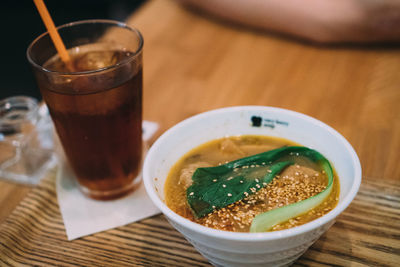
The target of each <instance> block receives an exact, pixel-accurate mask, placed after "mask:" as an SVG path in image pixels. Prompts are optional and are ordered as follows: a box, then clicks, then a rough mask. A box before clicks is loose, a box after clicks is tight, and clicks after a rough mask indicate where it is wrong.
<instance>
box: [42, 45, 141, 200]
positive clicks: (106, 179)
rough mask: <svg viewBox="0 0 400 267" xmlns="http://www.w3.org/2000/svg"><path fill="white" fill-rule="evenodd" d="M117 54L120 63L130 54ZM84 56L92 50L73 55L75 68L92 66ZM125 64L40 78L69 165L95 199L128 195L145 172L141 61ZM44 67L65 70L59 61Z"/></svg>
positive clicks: (98, 54) (79, 69) (117, 52)
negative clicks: (142, 167) (84, 64)
mask: <svg viewBox="0 0 400 267" xmlns="http://www.w3.org/2000/svg"><path fill="white" fill-rule="evenodd" d="M89 53H90V52H89ZM95 53H97V54H96V57H95V58H100V59H101V53H102V52H101V51H100V52H95ZM104 53H108V52H104ZM113 53H114V55H115V56H116V60H117V61H120V60H121V59H123V58H125V57H127V56H129V54H127V53H125V52H122V51H114V52H113ZM85 57H87V54H85V55H82V54H77V55H74V56H73V57H72V63H73V65H74V67H75V70H74V71H87V70H88V69H90V68H91V67H90V66H89V67H87V68H86V67H82V66H80V62H79V61H81V60H82V58H85ZM85 60H86V59H85ZM114 63H115V62H112V64H114ZM106 65H107V64H105V65H104V66H106ZM126 65H127V66H125V67H121V68H120V69H119V70H115V69H114V70H110V71H108V72H106V73H105V74H104V73H103V74H93V75H82V76H81V77H80V76H76V77H75V76H74V77H72V81H71V80H68V78H66V79H63V78H59V77H57V78H59V79H60V80H59V81H57V80H53V81H50V82H49V81H47V80H44V79H41V77H40V76H39V77H38V81H39V87H40V89H41V93H42V96H43V98H44V100H45V101H46V103H47V105H48V107H49V110H50V114H51V117H52V119H53V122H54V124H55V127H56V130H57V133H58V135H59V137H60V140H61V143H62V145H63V147H64V151H65V153H66V156H67V158H68V160H69V163H70V165H71V167H72V169H73V170H74V172H75V174H76V176H77V178H78V181H79V183H80V184H81V185H83V186H84V187H86V190H87V191H89V192H87V193H88V194H89V195H90V196H91V197H94V198H99V199H109V198H114V197H117V196H120V195H122V194H124V193H126V192H127V191H129V188H131V187H132V186H131V185H132V181H133V179H134V178H135V177H137V176H138V174H139V171H140V165H141V158H142V69H141V66H140V64H139V67H138V64H137V62H136V63H135V62H132V63H127V64H126ZM44 66H45V67H46V68H47V69H51V70H57V71H65V69H63V64H62V63H60V61H59V60H50V61H48V62H47V63H46V64H45V65H44ZM104 66H103V67H104ZM86 190H84V191H86Z"/></svg>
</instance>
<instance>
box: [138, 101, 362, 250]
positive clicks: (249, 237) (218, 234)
mask: <svg viewBox="0 0 400 267" xmlns="http://www.w3.org/2000/svg"><path fill="white" fill-rule="evenodd" d="M235 111H272V112H279V113H283V114H286V115H289V116H294V117H299V119H301V120H306V121H308V122H310V123H314V124H316V125H318V126H320V127H323V128H325V129H326V130H327V131H328V132H330V133H331V134H333V135H334V136H335V137H336V138H338V141H340V142H342V143H343V145H344V146H345V148H346V150H347V152H348V153H349V154H350V157H351V159H352V165H353V166H354V176H355V177H354V181H353V183H352V184H351V187H350V190H349V193H348V194H347V195H346V196H345V197H344V198H343V200H342V201H341V202H340V203H338V205H337V206H336V207H335V208H334V209H333V210H332V211H330V212H329V213H327V214H325V215H324V216H322V217H319V218H318V219H315V220H313V221H311V222H308V223H305V224H303V225H300V226H297V227H293V228H290V229H285V230H280V231H274V232H264V233H237V232H229V231H223V230H217V229H213V228H209V227H206V226H203V225H200V224H197V223H195V222H192V221H190V220H188V219H186V218H184V217H182V216H180V215H178V214H176V213H175V212H174V211H172V210H171V209H170V208H169V207H168V206H167V205H166V204H165V203H164V202H163V201H162V200H161V199H160V198H159V196H158V195H157V193H156V190H155V189H154V186H153V185H152V179H153V178H152V177H151V176H150V173H149V172H150V169H151V166H150V162H151V161H152V158H153V157H155V156H156V154H155V151H156V150H157V149H158V147H159V146H161V145H162V144H163V143H164V142H165V141H166V140H168V138H169V137H170V136H172V135H174V132H175V131H177V130H178V129H180V128H182V127H186V125H188V124H191V123H193V121H196V120H199V119H202V118H205V117H208V116H210V115H211V116H212V115H213V114H219V113H225V112H235ZM361 176H362V174H361V164H360V160H359V158H358V156H357V154H356V152H355V150H354V149H353V147H352V146H351V145H350V143H349V142H348V141H347V140H346V139H345V138H344V137H343V136H342V135H341V134H340V133H339V132H337V131H336V130H335V129H333V128H332V127H330V126H329V125H327V124H325V123H323V122H321V121H319V120H317V119H315V118H313V117H310V116H308V115H305V114H302V113H299V112H296V111H292V110H288V109H283V108H277V107H270V106H234V107H225V108H219V109H214V110H210V111H206V112H203V113H200V114H197V115H194V116H192V117H189V118H187V119H185V120H183V121H181V122H179V123H178V124H176V125H174V126H172V127H171V128H169V129H168V130H167V131H165V132H164V133H163V134H162V135H161V136H160V137H159V138H158V139H157V140H156V142H154V144H153V145H152V146H151V148H150V150H149V151H148V154H147V156H146V159H145V161H144V165H143V182H144V185H145V188H146V191H147V194H148V195H149V197H150V199H151V200H152V201H153V203H154V204H155V205H156V206H157V207H158V208H159V209H160V210H161V212H162V213H163V214H164V215H165V216H167V217H168V218H170V219H172V220H173V221H174V222H176V223H178V224H180V225H182V226H184V227H186V228H188V229H190V230H192V231H194V232H197V233H199V234H201V235H204V236H209V237H214V238H222V239H225V240H232V241H235V240H237V241H253V242H254V241H265V240H276V239H281V238H288V237H293V236H297V235H300V234H303V233H307V232H309V231H312V230H314V229H317V228H318V227H320V226H322V225H325V224H326V223H328V222H330V221H333V220H334V219H335V218H336V217H337V216H338V215H339V214H340V213H341V212H343V211H344V210H345V209H346V208H347V207H348V206H349V204H350V203H351V201H352V200H353V199H354V197H355V196H356V195H357V192H358V190H359V187H360V184H361Z"/></svg>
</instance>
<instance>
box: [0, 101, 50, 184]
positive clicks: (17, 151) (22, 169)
mask: <svg viewBox="0 0 400 267" xmlns="http://www.w3.org/2000/svg"><path fill="white" fill-rule="evenodd" d="M53 147H54V140H53V124H52V122H51V120H50V116H49V114H48V110H47V107H46V106H45V105H38V103H37V100H36V99H34V98H31V97H27V96H14V97H9V98H6V99H3V100H0V178H3V179H6V180H10V181H14V182H19V183H25V184H37V183H38V182H39V180H40V179H41V178H42V177H43V175H44V174H45V172H46V171H47V170H48V169H49V168H50V167H52V166H53V165H54V164H55V156H54V153H53Z"/></svg>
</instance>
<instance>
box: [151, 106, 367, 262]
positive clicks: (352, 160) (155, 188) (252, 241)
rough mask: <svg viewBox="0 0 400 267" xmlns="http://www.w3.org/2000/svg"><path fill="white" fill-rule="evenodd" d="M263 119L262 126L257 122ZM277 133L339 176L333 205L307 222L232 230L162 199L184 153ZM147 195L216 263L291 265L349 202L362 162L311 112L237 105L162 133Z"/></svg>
mask: <svg viewBox="0 0 400 267" xmlns="http://www.w3.org/2000/svg"><path fill="white" fill-rule="evenodd" d="M260 121H261V126H259V127H257V126H255V125H257V124H258V122H260ZM244 134H252V135H266V136H278V137H282V138H286V139H289V140H292V141H294V142H297V143H300V144H302V145H304V146H307V147H310V148H313V149H316V150H317V151H319V152H321V153H322V154H323V155H324V156H325V157H326V158H327V159H328V160H329V161H330V162H331V163H332V164H333V166H334V168H335V169H336V172H337V174H338V176H339V180H340V197H339V203H338V205H337V207H336V208H334V209H333V210H332V211H331V212H329V213H328V214H326V215H324V216H323V217H320V218H318V219H317V220H314V221H311V222H309V223H307V224H304V225H301V226H298V227H294V228H291V229H287V230H282V231H276V232H267V233H234V232H227V231H221V230H215V229H211V228H207V227H204V226H202V225H200V224H196V223H194V222H191V221H190V220H187V219H185V218H183V217H181V216H179V215H177V214H176V213H174V212H173V211H172V210H171V209H169V208H168V207H167V206H166V204H165V203H164V182H165V179H166V178H167V175H168V173H169V170H170V169H171V167H172V166H173V165H174V164H175V162H177V161H178V160H179V159H180V158H181V157H182V156H183V155H184V154H185V153H187V152H188V151H190V150H191V149H193V148H195V147H197V146H199V145H200V144H203V143H205V142H207V141H210V140H213V139H216V138H221V137H224V136H232V135H244ZM143 179H144V184H145V187H146V190H147V193H148V195H149V196H150V198H151V200H152V201H153V202H154V204H155V205H156V206H157V207H158V208H159V209H160V210H161V211H162V213H163V214H164V215H165V216H166V217H167V219H168V220H169V222H170V223H171V224H172V225H173V226H174V227H175V228H176V229H177V230H178V231H179V232H181V233H182V234H183V235H184V236H185V238H186V239H187V240H188V241H189V242H190V243H192V244H193V246H194V247H195V248H196V249H197V250H198V251H199V252H200V253H201V254H202V255H203V256H204V257H206V258H207V259H208V260H209V261H210V262H211V263H212V264H214V265H216V266H283V265H289V264H291V263H293V261H295V260H296V259H297V258H298V257H300V256H301V255H302V254H303V253H304V252H305V251H306V250H307V248H308V247H309V246H311V245H312V244H313V243H314V242H315V241H316V240H317V239H318V238H319V237H320V236H321V235H322V234H323V233H324V232H325V231H326V230H328V228H329V227H330V226H331V225H332V224H333V223H334V220H335V218H336V217H337V216H338V215H339V214H340V213H341V212H342V211H343V210H344V209H345V208H346V207H347V206H348V205H349V204H350V202H351V201H352V200H353V198H354V197H355V195H356V194H357V191H358V189H359V186H360V183H361V166H360V161H359V159H358V157H357V154H356V153H355V151H354V149H353V148H352V147H351V145H350V144H349V143H348V142H347V141H346V139H345V138H344V137H343V136H341V135H340V134H339V133H338V132H336V131H335V130H334V129H332V128H331V127H329V126H328V125H326V124H324V123H322V122H320V121H318V120H316V119H314V118H311V117H309V116H306V115H303V114H300V113H297V112H293V111H289V110H285V109H280V108H273V107H263V106H239V107H230V108H222V109H217V110H213V111H209V112H205V113H202V114H199V115H196V116H194V117H191V118H189V119H186V120H184V121H182V122H180V123H179V124H177V125H175V126H174V127H172V128H171V129H169V130H168V131H166V132H165V133H164V134H163V135H162V136H161V137H160V138H159V139H158V140H157V141H156V142H155V143H154V145H153V146H152V147H151V149H150V150H149V152H148V154H147V157H146V159H145V162H144V167H143Z"/></svg>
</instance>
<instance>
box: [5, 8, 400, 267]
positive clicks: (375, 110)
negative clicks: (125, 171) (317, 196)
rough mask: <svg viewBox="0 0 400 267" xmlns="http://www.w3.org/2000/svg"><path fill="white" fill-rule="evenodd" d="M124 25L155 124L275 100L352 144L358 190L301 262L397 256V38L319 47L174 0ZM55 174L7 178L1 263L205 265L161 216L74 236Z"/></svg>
mask: <svg viewBox="0 0 400 267" xmlns="http://www.w3.org/2000/svg"><path fill="white" fill-rule="evenodd" d="M128 24H129V25H131V26H134V27H136V28H138V29H140V31H141V32H142V33H143V36H144V39H145V46H144V99H143V101H144V119H146V120H152V121H156V122H159V123H160V124H161V130H160V132H159V134H160V133H162V132H163V131H165V130H166V129H168V128H169V127H171V126H173V125H174V124H176V123H178V122H179V121H181V120H183V119H185V118H187V117H189V116H192V115H194V114H197V113H199V112H203V111H207V110H211V109H215V108H220V107H226V106H235V105H268V106H275V107H282V108H287V109H291V110H295V111H298V112H302V113H304V114H307V115H310V116H313V117H315V118H317V119H319V120H321V121H323V122H325V123H327V124H329V125H330V126H332V127H333V128H335V129H337V130H338V131H339V132H340V133H341V134H342V135H344V136H345V137H346V139H347V140H348V141H349V142H350V143H351V144H352V145H353V147H354V148H355V150H356V152H357V154H358V156H359V158H360V160H361V165H362V169H363V178H364V180H363V184H362V187H361V192H360V194H359V195H358V196H357V199H356V201H355V202H354V203H353V204H352V205H351V206H350V208H349V209H348V210H347V211H346V212H345V213H344V214H343V215H342V216H341V217H340V218H339V220H338V222H337V223H336V224H335V226H334V227H333V228H332V229H331V230H330V231H329V232H328V233H327V234H326V235H324V236H323V238H322V239H321V240H319V241H318V242H317V243H316V244H315V245H314V246H313V247H312V249H311V250H309V251H308V252H307V253H306V254H305V255H304V256H303V257H302V258H301V259H300V261H299V262H298V264H299V265H316V266H322V265H325V264H327V263H328V264H337V265H352V266H361V265H382V266H385V265H386V266H396V264H395V263H396V262H397V263H398V262H400V259H399V257H398V255H399V254H400V244H399V241H398V240H400V233H399V229H400V225H399V219H400V217H399V216H400V215H399V206H398V203H399V187H400V184H399V183H400V168H399V167H398V161H399V159H400V104H399V103H400V49H399V47H395V46H379V47H360V46H357V47H351V46H341V47H321V46H315V45H311V44H307V43H302V42H299V41H296V40H291V39H285V38H280V37H278V36H276V35H270V34H268V33H265V32H259V31H254V30H251V29H248V28H242V27H239V26H234V25H230V24H227V23H225V22H223V21H218V20H215V19H213V18H210V17H208V16H206V15H204V14H199V13H197V12H195V11H191V10H188V9H185V8H183V7H181V6H180V5H178V4H176V3H175V2H174V1H170V0H152V1H148V2H147V3H146V4H145V5H144V6H143V7H142V8H141V9H139V10H138V11H137V12H136V13H134V14H133V15H132V16H131V17H130V18H129V19H128ZM0 153H1V152H0ZM52 177H53V176H52V175H49V178H46V180H45V181H44V183H43V184H42V185H41V186H39V187H36V188H34V189H33V190H30V189H29V187H25V186H20V185H15V184H11V183H8V182H3V181H0V223H2V222H3V223H2V224H1V226H0V229H1V230H0V241H1V245H0V259H1V261H0V265H1V263H9V264H11V265H15V264H17V263H26V264H28V265H33V264H35V263H37V264H39V265H40V263H41V262H42V263H45V264H48V265H56V264H59V265H68V264H71V265H85V264H88V265H91V263H93V264H99V265H103V264H104V265H115V264H121V265H124V264H128V263H131V264H136V265H139V266H140V265H174V264H175V263H176V264H178V265H179V264H180V265H207V262H206V261H205V260H204V259H203V258H202V257H201V256H200V255H199V254H198V253H197V252H195V250H194V249H193V248H192V247H191V246H189V245H188V243H187V242H186V241H185V240H184V239H183V238H182V237H181V235H180V234H179V233H177V232H175V231H174V230H172V228H171V226H170V225H169V224H168V223H167V222H166V221H165V219H164V218H163V217H162V216H159V217H154V218H150V219H148V220H144V221H143V222H141V223H136V224H131V225H128V226H126V227H122V228H118V229H115V230H111V231H107V232H105V233H100V234H97V235H93V236H90V237H87V238H84V239H79V240H76V241H73V242H67V241H66V237H65V233H64V228H63V225H62V221H61V217H60V216H59V211H58V206H57V203H56V200H55V196H54V194H55V193H54V188H53V184H52V183H53V181H52ZM28 191H31V192H30V193H29V195H28V196H27V197H26V198H25V200H24V201H23V202H21V203H20V200H21V199H22V198H23V197H24V196H25V195H26V194H27V192H28ZM396 201H397V202H396ZM19 203H20V205H18V204H19ZM17 205H18V207H17V208H16V209H15V210H14V208H15V207H16V206H17ZM12 210H14V212H13V214H12V215H11V216H10V217H8V216H9V214H10V213H11V211H12ZM6 218H8V219H6ZM360 218H361V219H360ZM356 219H357V220H356ZM380 224H382V226H380ZM340 245H342V246H340ZM101 248H105V249H104V250H102V249H101ZM63 255H69V258H67V257H64V256H63ZM71 255H73V257H72V258H71ZM90 255H91V256H90ZM89 256H90V257H91V258H90V259H88V257H89ZM73 259H75V262H72V260H73Z"/></svg>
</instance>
